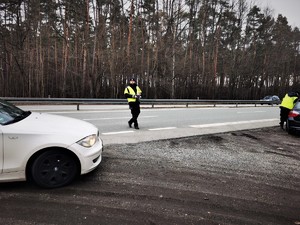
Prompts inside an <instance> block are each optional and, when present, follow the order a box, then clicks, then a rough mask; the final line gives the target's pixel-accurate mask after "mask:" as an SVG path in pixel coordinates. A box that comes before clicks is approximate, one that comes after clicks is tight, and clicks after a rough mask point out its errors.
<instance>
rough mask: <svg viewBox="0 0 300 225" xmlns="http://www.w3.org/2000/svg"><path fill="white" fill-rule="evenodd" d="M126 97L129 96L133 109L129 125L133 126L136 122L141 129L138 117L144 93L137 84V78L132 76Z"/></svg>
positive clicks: (125, 92) (129, 103)
mask: <svg viewBox="0 0 300 225" xmlns="http://www.w3.org/2000/svg"><path fill="white" fill-rule="evenodd" d="M124 95H125V98H127V101H128V105H129V109H130V110H131V115H132V118H131V119H130V120H129V121H128V125H129V127H130V128H131V127H132V124H134V128H135V129H139V124H138V121H137V118H138V116H139V114H140V112H141V110H140V98H141V95H142V91H141V89H140V88H139V86H137V84H136V80H135V79H134V78H131V79H130V80H129V85H128V86H127V87H126V88H125V90H124Z"/></svg>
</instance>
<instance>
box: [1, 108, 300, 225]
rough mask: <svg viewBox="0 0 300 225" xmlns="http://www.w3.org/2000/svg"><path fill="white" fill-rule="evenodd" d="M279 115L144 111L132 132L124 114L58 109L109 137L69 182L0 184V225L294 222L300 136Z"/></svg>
mask: <svg viewBox="0 0 300 225" xmlns="http://www.w3.org/2000/svg"><path fill="white" fill-rule="evenodd" d="M277 110H278V108H277V107H259V108H254V107H253V108H251V109H250V108H248V107H247V108H213V109H201V108H199V109H198V108H196V109H164V110H160V111H159V110H152V109H151V110H150V109H147V110H146V109H145V110H144V111H143V112H142V114H141V119H140V123H141V130H138V131H136V130H133V129H129V128H128V127H127V126H126V125H127V119H128V118H129V116H130V114H129V112H128V111H127V109H122V108H120V109H114V110H112V109H102V110H96V111H97V112H96V111H95V110H94V109H90V110H87V111H85V112H71V111H68V110H67V111H66V110H59V111H56V112H55V113H57V114H62V115H68V116H73V117H76V118H81V119H85V120H87V121H91V122H92V123H94V124H95V125H96V126H98V127H99V128H101V129H102V130H101V133H102V136H103V137H104V138H106V137H109V138H107V139H105V140H106V141H108V140H114V141H111V143H107V144H105V150H104V154H103V161H102V163H101V164H100V166H99V168H98V169H97V170H95V171H93V172H92V173H90V174H88V175H85V176H81V177H80V178H78V180H76V181H75V182H73V183H72V184H70V185H69V186H66V187H63V188H59V189H53V190H47V189H46V190H45V189H40V188H38V187H36V186H33V185H32V184H30V183H29V182H15V183H6V184H4V183H2V184H0V202H1V204H0V224H8V225H10V224H13V225H15V224H22V225H23V224H26V225H27V224H30V225H32V224H66V225H68V224H70V225H71V224H72V225H74V224H89V225H90V224H91V225H93V224H104V225H105V224H109V225H114V224H118V225H119V224H124V225H127V224H130V225H135V224H137V225H139V224H149V225H153V224H164V225H165V224H180V225H181V224H201V225H202V224H203V225H216V224H222V225H223V224H233V225H241V224H243V225H257V224H261V225H265V224H268V225H295V224H300V163H299V162H300V139H299V138H300V136H294V135H289V134H287V133H286V132H285V131H283V130H281V129H280V128H279V126H278V116H277V115H278V111H277ZM88 111H91V112H88ZM117 111H118V112H117ZM125 113H127V116H126V115H124V114H125ZM184 115H186V116H184ZM187 115H188V116H187ZM144 116H145V118H143V117H144ZM150 116H152V117H151V118H149V117H150ZM153 116H156V117H153ZM192 117H193V118H192ZM211 117H213V119H212V118H211ZM104 118H106V119H104ZM110 118H111V119H110ZM118 118H119V119H118ZM233 121H235V122H238V123H234V124H233ZM164 122H166V123H164ZM274 125H276V126H274ZM256 126H258V127H259V126H268V127H266V128H256V129H249V127H250V128H251V127H252V128H253V127H256ZM168 127H169V128H170V127H174V128H172V129H166V128H168ZM246 127H248V128H247V129H246V130H243V128H246ZM157 128H160V129H157ZM162 128H164V129H162ZM224 130H225V131H226V132H223V131H224ZM122 131H128V132H130V133H120V132H122ZM177 132H178V133H181V135H185V136H187V137H180V138H176V136H177V135H178V134H177ZM106 133H108V134H106ZM174 133H175V134H174ZM190 134H191V135H190ZM198 134H200V135H198ZM152 135H153V136H152ZM172 135H173V136H172ZM143 136H152V137H148V138H149V139H150V140H149V141H141V140H139V138H140V137H143ZM124 137H126V138H124ZM172 137H174V138H172ZM128 138H130V139H132V140H127V141H126V139H128ZM119 139H121V141H119ZM141 139H142V140H143V138H141ZM146 139H147V138H146ZM119 142H120V144H118V143H119Z"/></svg>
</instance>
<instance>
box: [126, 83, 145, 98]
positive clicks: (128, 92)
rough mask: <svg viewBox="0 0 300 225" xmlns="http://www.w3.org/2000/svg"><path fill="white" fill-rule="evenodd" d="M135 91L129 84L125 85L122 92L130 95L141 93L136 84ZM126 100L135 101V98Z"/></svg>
mask: <svg viewBox="0 0 300 225" xmlns="http://www.w3.org/2000/svg"><path fill="white" fill-rule="evenodd" d="M136 92H137V93H135V92H134V90H133V88H132V87H130V86H127V87H126V88H125V90H124V94H130V95H141V94H142V91H141V89H140V88H139V86H136ZM127 101H128V102H136V98H127Z"/></svg>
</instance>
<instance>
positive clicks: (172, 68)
mask: <svg viewBox="0 0 300 225" xmlns="http://www.w3.org/2000/svg"><path fill="white" fill-rule="evenodd" d="M299 46H300V31H299V28H297V27H292V26H290V25H289V23H288V20H287V18H286V17H285V16H284V15H280V14H279V15H278V16H277V17H276V18H275V17H274V16H273V14H272V9H269V8H263V9H262V8H260V7H259V6H258V5H256V4H255V3H253V1H249V0H72V1H71V0H2V1H1V2H0V96H3V97H48V96H51V97H58V98H59V97H74V98H75V97H76V98H82V97H84V98H123V91H124V88H125V86H126V83H127V81H128V79H129V78H131V77H134V78H136V79H137V81H138V84H139V86H140V87H141V88H142V90H143V96H144V98H200V99H259V98H261V97H263V96H264V95H268V94H275V95H279V96H280V97H282V96H283V95H284V93H285V92H287V91H289V90H298V91H299V90H300V82H299V81H300V56H299V54H300V49H299Z"/></svg>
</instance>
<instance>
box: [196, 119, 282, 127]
mask: <svg viewBox="0 0 300 225" xmlns="http://www.w3.org/2000/svg"><path fill="white" fill-rule="evenodd" d="M277 120H278V119H264V120H247V121H237V122H226V123H211V124H201V125H190V127H193V128H206V127H218V126H227V125H237V124H247V123H263V122H271V121H277Z"/></svg>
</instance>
